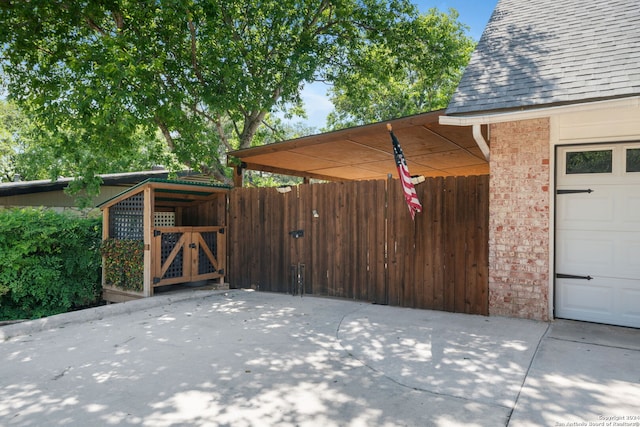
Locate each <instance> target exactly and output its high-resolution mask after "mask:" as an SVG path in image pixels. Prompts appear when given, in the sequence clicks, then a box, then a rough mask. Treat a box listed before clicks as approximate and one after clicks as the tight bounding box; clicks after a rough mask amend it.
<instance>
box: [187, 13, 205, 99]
mask: <svg viewBox="0 0 640 427" xmlns="http://www.w3.org/2000/svg"><path fill="white" fill-rule="evenodd" d="M187 16H188V19H187V25H188V26H189V34H190V36H191V66H192V67H193V72H194V73H196V77H197V78H198V81H199V82H200V84H201V85H203V86H205V81H204V78H203V77H202V73H201V72H200V68H199V67H198V57H197V54H198V52H197V44H196V26H195V25H194V24H193V19H192V18H191V14H190V13H189V11H187Z"/></svg>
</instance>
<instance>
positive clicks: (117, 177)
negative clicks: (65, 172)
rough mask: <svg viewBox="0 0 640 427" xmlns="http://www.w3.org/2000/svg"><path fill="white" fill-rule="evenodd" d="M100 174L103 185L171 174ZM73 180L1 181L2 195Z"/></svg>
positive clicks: (48, 188)
mask: <svg viewBox="0 0 640 427" xmlns="http://www.w3.org/2000/svg"><path fill="white" fill-rule="evenodd" d="M98 176H99V177H100V178H102V185H109V186H119V185H127V186H131V185H135V184H138V183H139V182H141V181H144V180H145V179H148V178H154V177H155V178H167V177H168V176H169V171H167V170H164V169H162V170H153V171H143V172H124V173H110V174H103V175H98ZM72 181H73V178H58V179H57V180H55V181H52V180H50V179H42V180H38V181H17V182H1V183H0V197H7V196H18V195H21V194H33V193H46V192H49V191H59V190H63V189H64V188H66V187H67V186H68V185H69V183H70V182H72Z"/></svg>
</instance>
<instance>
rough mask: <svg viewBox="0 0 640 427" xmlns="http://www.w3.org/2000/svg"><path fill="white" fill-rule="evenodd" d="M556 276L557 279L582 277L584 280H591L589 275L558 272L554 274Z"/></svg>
mask: <svg viewBox="0 0 640 427" xmlns="http://www.w3.org/2000/svg"><path fill="white" fill-rule="evenodd" d="M556 277H557V278H558V279H584V280H593V277H591V276H576V275H575V274H562V273H558V274H556Z"/></svg>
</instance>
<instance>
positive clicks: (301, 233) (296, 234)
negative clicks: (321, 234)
mask: <svg viewBox="0 0 640 427" xmlns="http://www.w3.org/2000/svg"><path fill="white" fill-rule="evenodd" d="M289 234H290V235H291V237H293V238H294V239H299V238H300V237H302V236H304V230H293V231H290V232H289Z"/></svg>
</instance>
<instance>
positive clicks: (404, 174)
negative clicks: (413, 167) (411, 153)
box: [387, 124, 422, 220]
mask: <svg viewBox="0 0 640 427" xmlns="http://www.w3.org/2000/svg"><path fill="white" fill-rule="evenodd" d="M387 129H389V134H390V135H391V143H392V144H393V156H394V157H395V159H396V166H397V167H398V176H399V177H400V183H401V184H402V192H403V193H404V199H405V200H406V201H407V206H408V207H409V213H411V219H414V220H415V216H416V212H422V205H421V204H420V200H418V194H417V193H416V189H415V187H414V186H413V182H411V174H410V173H409V168H408V167H407V160H406V159H405V158H404V153H403V152H402V148H400V142H398V138H396V136H395V135H394V134H393V129H392V128H391V125H390V124H387Z"/></svg>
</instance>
